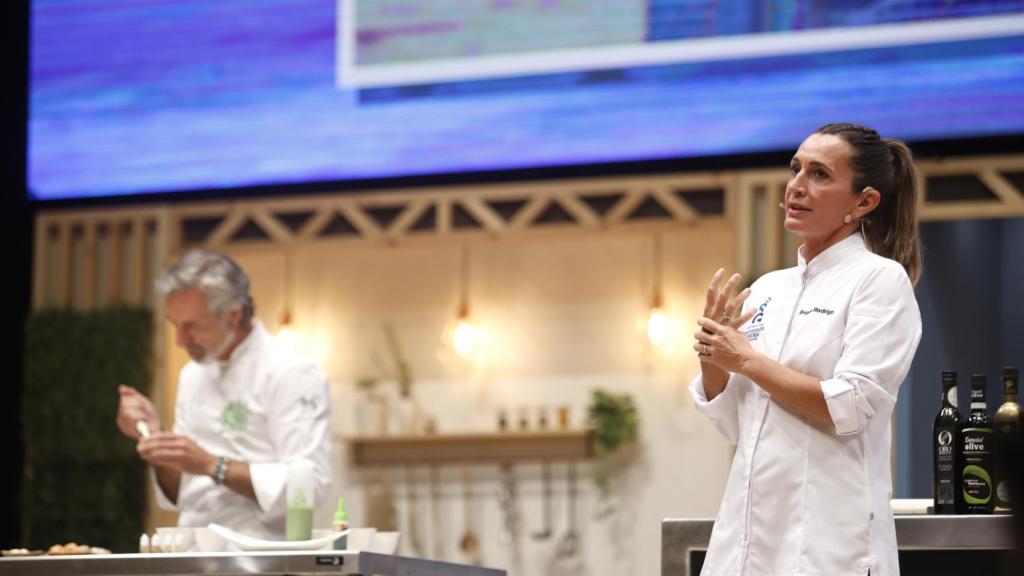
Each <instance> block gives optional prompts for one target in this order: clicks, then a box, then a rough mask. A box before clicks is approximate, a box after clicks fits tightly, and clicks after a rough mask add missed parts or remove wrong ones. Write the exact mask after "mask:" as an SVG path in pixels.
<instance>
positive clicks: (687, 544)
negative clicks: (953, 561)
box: [661, 514, 1013, 576]
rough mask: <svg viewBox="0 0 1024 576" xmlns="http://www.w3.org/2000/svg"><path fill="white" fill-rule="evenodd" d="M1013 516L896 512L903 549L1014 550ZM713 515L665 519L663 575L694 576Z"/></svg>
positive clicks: (897, 539)
mask: <svg viewBox="0 0 1024 576" xmlns="http://www.w3.org/2000/svg"><path fill="white" fill-rule="evenodd" d="M1012 522H1013V518H1011V517H1009V516H998V515H997V516H930V515H923V514H922V515H910V516H896V542H897V545H898V547H899V549H900V550H933V549H935V550H938V549H943V550H954V549H955V550H1010V549H1012V548H1013V526H1012ZM713 525H714V520H713V519H711V518H699V519H686V518H666V519H665V520H662V522H661V575H662V576H690V557H691V553H692V552H693V551H695V550H706V549H707V546H708V541H709V540H710V539H711V527H712V526H713Z"/></svg>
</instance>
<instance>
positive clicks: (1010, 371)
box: [1003, 366, 1020, 378]
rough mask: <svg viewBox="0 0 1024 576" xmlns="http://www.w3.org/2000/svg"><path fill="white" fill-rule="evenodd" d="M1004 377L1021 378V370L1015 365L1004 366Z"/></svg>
mask: <svg viewBox="0 0 1024 576" xmlns="http://www.w3.org/2000/svg"><path fill="white" fill-rule="evenodd" d="M1003 378H1020V370H1017V369H1016V368H1014V367H1013V366H1007V367H1005V368H1003Z"/></svg>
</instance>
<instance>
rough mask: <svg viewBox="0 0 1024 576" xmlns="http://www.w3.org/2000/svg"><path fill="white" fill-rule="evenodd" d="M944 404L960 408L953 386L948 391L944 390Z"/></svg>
mask: <svg viewBox="0 0 1024 576" xmlns="http://www.w3.org/2000/svg"><path fill="white" fill-rule="evenodd" d="M946 402H948V403H949V405H950V406H952V407H953V408H959V407H960V406H959V403H960V401H959V400H957V397H956V387H955V386H954V387H951V388H950V389H949V390H946Z"/></svg>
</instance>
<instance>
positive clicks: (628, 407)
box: [587, 388, 640, 502]
mask: <svg viewBox="0 0 1024 576" xmlns="http://www.w3.org/2000/svg"><path fill="white" fill-rule="evenodd" d="M639 424H640V415H639V413H638V412H637V409H636V404H635V403H634V402H633V397H632V396H630V395H629V394H614V393H612V392H608V391H606V390H602V389H600V388H599V389H596V390H594V391H593V393H592V395H591V400H590V405H589V406H588V407H587V428H588V429H589V430H591V431H592V432H593V433H594V443H595V450H596V452H597V459H596V461H595V462H594V466H593V468H592V477H593V479H594V483H595V484H596V485H597V488H598V492H599V494H600V496H601V499H602V500H603V501H605V502H607V501H608V500H609V499H608V496H609V494H610V489H611V481H612V476H613V474H614V473H615V472H616V471H620V470H622V469H623V468H624V465H625V464H627V463H628V461H629V460H630V459H631V458H632V457H633V455H634V452H635V450H634V448H635V447H636V446H637V443H638V440H639V431H638V429H639Z"/></svg>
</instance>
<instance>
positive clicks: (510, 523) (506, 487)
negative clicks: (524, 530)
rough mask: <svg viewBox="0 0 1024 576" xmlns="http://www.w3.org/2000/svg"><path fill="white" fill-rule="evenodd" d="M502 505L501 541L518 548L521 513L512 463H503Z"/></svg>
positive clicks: (500, 491) (500, 503)
mask: <svg viewBox="0 0 1024 576" xmlns="http://www.w3.org/2000/svg"><path fill="white" fill-rule="evenodd" d="M498 503H499V505H500V507H501V532H500V534H499V541H500V542H501V545H502V546H503V547H505V548H509V549H513V548H517V547H518V546H517V544H518V542H517V539H518V533H519V513H518V511H517V510H516V508H517V506H516V478H515V473H514V471H513V470H512V465H511V464H508V463H506V464H502V465H501V487H500V488H499V490H498Z"/></svg>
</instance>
